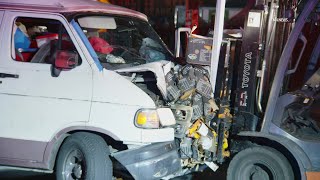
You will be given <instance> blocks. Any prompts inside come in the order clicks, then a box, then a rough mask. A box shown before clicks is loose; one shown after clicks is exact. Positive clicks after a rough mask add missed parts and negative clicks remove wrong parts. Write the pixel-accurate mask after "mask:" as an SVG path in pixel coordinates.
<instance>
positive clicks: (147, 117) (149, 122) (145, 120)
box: [134, 109, 160, 129]
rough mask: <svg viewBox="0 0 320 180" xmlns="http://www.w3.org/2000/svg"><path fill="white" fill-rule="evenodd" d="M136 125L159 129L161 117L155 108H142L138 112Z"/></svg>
mask: <svg viewBox="0 0 320 180" xmlns="http://www.w3.org/2000/svg"><path fill="white" fill-rule="evenodd" d="M134 124H135V126H137V127H138V128H146V129H157V128H159V127H160V118H159V116H158V112H157V110H155V109H141V110H139V111H138V112H137V114H136V117H135V120H134Z"/></svg>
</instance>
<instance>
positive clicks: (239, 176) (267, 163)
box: [227, 146, 294, 180]
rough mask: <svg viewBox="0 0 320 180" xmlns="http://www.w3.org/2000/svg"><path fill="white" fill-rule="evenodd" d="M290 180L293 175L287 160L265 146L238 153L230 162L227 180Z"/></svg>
mask: <svg viewBox="0 0 320 180" xmlns="http://www.w3.org/2000/svg"><path fill="white" fill-rule="evenodd" d="M248 179H252V180H255V179H257V180H269V179H273V180H292V179H294V174H293V171H292V167H291V165H290V163H289V161H288V160H287V158H286V157H285V156H284V155H283V154H281V153H280V152H279V151H277V150H275V149H273V148H270V147H265V146H258V147H252V148H248V149H245V150H242V151H240V152H239V153H238V154H237V155H236V156H235V157H234V158H233V159H232V160H231V162H230V165H229V168H228V171H227V180H248Z"/></svg>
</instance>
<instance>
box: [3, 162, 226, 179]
mask: <svg viewBox="0 0 320 180" xmlns="http://www.w3.org/2000/svg"><path fill="white" fill-rule="evenodd" d="M226 171H227V164H224V165H222V166H221V167H220V168H219V169H218V170H217V171H216V172H213V171H212V170H211V169H209V168H207V169H205V170H204V171H203V172H197V173H193V174H190V175H186V176H183V177H177V178H174V179H173V180H191V179H192V180H193V179H194V180H206V179H208V180H209V179H210V180H225V179H226ZM0 180H55V176H54V175H53V174H43V173H39V172H26V171H20V170H13V169H11V170H8V169H7V168H2V167H0Z"/></svg>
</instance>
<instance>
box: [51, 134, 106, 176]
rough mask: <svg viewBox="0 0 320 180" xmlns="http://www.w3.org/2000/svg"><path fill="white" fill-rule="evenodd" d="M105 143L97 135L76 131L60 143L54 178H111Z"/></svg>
mask: <svg viewBox="0 0 320 180" xmlns="http://www.w3.org/2000/svg"><path fill="white" fill-rule="evenodd" d="M109 155H110V152H109V147H108V145H107V143H106V142H105V141H104V139H103V138H102V137H100V136H98V135H95V134H91V133H86V132H78V133H75V134H72V135H71V136H69V137H68V138H67V139H66V140H65V142H64V143H63V144H62V146H61V148H60V150H59V154H58V158H57V161H56V179H57V180H69V179H71V180H72V179H83V180H95V179H104V180H111V179H112V162H111V160H110V158H109Z"/></svg>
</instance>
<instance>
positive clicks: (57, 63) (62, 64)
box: [51, 50, 79, 77]
mask: <svg viewBox="0 0 320 180" xmlns="http://www.w3.org/2000/svg"><path fill="white" fill-rule="evenodd" d="M54 56H55V57H54V64H53V66H52V69H51V70H52V76H53V77H58V76H59V75H60V72H61V71H68V70H71V69H73V68H75V67H76V66H77V65H78V61H79V55H78V53H76V52H73V51H65V50H57V51H56V53H55V55H54Z"/></svg>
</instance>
